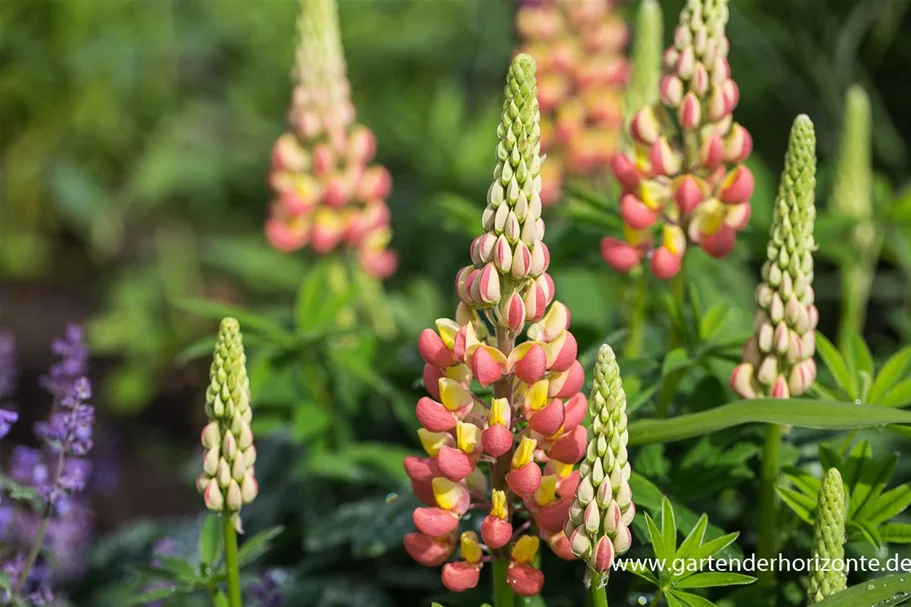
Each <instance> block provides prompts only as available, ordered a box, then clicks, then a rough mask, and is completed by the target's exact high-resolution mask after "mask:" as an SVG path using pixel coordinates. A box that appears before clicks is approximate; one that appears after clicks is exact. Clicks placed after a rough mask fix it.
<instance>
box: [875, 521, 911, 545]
mask: <svg viewBox="0 0 911 607" xmlns="http://www.w3.org/2000/svg"><path fill="white" fill-rule="evenodd" d="M879 536H880V537H881V538H882V540H883V541H884V542H885V543H887V544H911V525H909V524H907V523H888V524H886V525H883V526H882V527H880V528H879Z"/></svg>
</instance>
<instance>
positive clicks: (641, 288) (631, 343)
mask: <svg viewBox="0 0 911 607" xmlns="http://www.w3.org/2000/svg"><path fill="white" fill-rule="evenodd" d="M633 280H635V281H636V287H635V288H636V290H635V293H634V295H633V301H632V303H631V306H630V311H629V339H627V340H626V349H625V350H624V352H623V353H624V355H625V357H626V358H638V357H639V356H641V355H642V340H643V338H644V337H645V318H646V313H647V311H648V275H647V274H646V273H645V272H642V273H641V275H640V276H638V277H636V278H634V279H633Z"/></svg>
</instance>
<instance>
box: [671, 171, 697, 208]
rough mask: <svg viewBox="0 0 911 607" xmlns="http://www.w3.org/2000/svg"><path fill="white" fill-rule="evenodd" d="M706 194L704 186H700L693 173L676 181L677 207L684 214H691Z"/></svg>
mask: <svg viewBox="0 0 911 607" xmlns="http://www.w3.org/2000/svg"><path fill="white" fill-rule="evenodd" d="M703 198H704V195H703V193H702V188H700V187H699V181H698V180H697V178H696V177H694V176H692V175H686V176H684V177H683V178H682V179H679V180H678V181H677V182H676V190H675V191H674V202H676V203H677V208H679V209H680V212H681V213H683V214H684V215H689V214H690V213H692V212H693V210H695V209H696V207H697V206H699V203H700V202H702V200H703Z"/></svg>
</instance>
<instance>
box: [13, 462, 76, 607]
mask: <svg viewBox="0 0 911 607" xmlns="http://www.w3.org/2000/svg"><path fill="white" fill-rule="evenodd" d="M63 463H64V456H63V452H62V451H60V452H58V454H57V465H56V466H55V468H54V477H53V481H52V483H51V486H52V487H57V485H58V484H59V483H60V475H61V474H63ZM53 511H54V506H53V504H51V499H50V496H48V500H47V503H46V504H45V505H44V512H43V513H42V515H41V522H40V523H39V524H38V533H37V534H36V535H35V542H34V543H33V544H32V549H31V550H29V553H28V556H27V557H26V558H25V565H24V566H23V567H22V571H20V572H19V580H18V581H17V582H16V588H15V589H14V590H13V598H16V597H18V596H19V593H21V592H22V589H23V588H24V587H25V582H26V580H28V576H29V574H30V573H31V572H32V568H33V567H34V566H35V563H36V562H37V561H38V555H39V554H41V548H42V547H43V546H44V534H45V533H47V524H48V522H49V521H50V520H51V514H53Z"/></svg>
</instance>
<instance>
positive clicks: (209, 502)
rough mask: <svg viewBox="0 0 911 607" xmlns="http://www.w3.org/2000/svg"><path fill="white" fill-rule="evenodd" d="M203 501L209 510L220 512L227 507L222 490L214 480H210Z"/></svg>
mask: <svg viewBox="0 0 911 607" xmlns="http://www.w3.org/2000/svg"><path fill="white" fill-rule="evenodd" d="M202 499H203V500H204V501H205V503H206V508H208V509H209V510H214V511H216V512H219V511H221V510H222V509H223V508H224V507H225V499H224V496H223V495H222V493H221V489H220V488H219V487H218V482H217V481H216V480H215V479H214V478H213V479H210V480H209V483H208V484H207V485H206V488H205V490H204V491H203V494H202Z"/></svg>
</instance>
